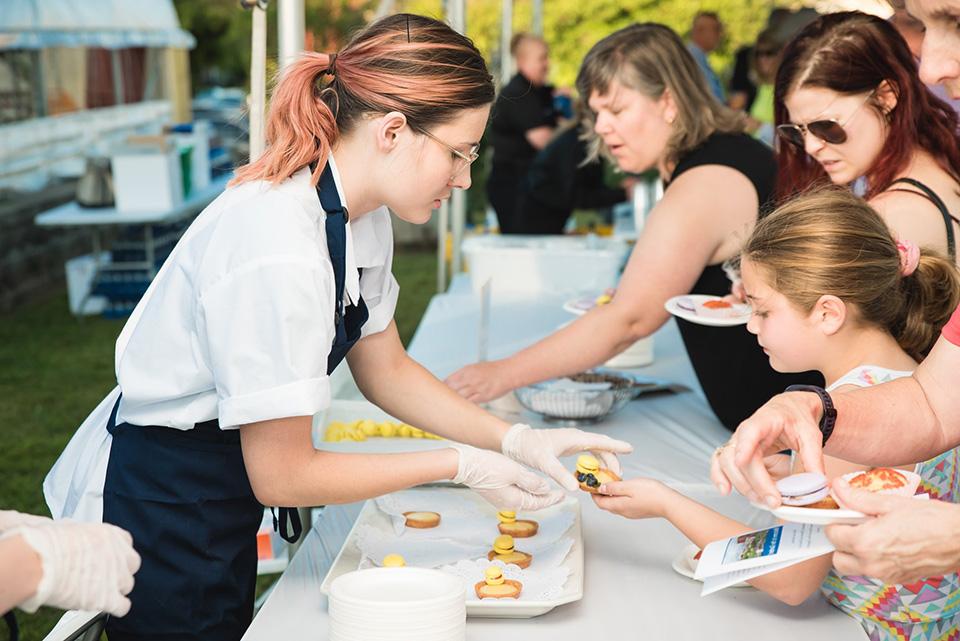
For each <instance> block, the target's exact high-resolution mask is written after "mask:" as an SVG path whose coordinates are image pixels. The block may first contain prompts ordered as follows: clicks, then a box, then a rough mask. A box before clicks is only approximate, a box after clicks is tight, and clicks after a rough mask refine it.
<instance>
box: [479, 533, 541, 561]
mask: <svg viewBox="0 0 960 641" xmlns="http://www.w3.org/2000/svg"><path fill="white" fill-rule="evenodd" d="M487 560H488V561H502V562H503V563H513V564H514V565H516V566H519V567H521V568H528V567H530V563H531V562H533V556H532V555H530V554H527V553H526V552H521V551H520V550H517V549H514V547H513V537H512V536H510V535H509V534H501V535H500V536H498V537H497V538H496V539H494V541H493V549H492V550H490V552H488V553H487Z"/></svg>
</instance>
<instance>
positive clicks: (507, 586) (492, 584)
mask: <svg viewBox="0 0 960 641" xmlns="http://www.w3.org/2000/svg"><path fill="white" fill-rule="evenodd" d="M473 589H474V590H476V592H477V598H478V599H516V598H519V597H520V591H521V590H523V584H522V583H520V582H519V581H514V580H513V579H506V578H504V576H503V570H502V569H500V567H499V566H496V565H491V566H490V567H488V568H487V569H486V570H485V571H484V573H483V581H480V582H479V583H477V584H476V585H475V586H473Z"/></svg>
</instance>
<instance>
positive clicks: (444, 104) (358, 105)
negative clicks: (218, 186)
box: [231, 14, 494, 185]
mask: <svg viewBox="0 0 960 641" xmlns="http://www.w3.org/2000/svg"><path fill="white" fill-rule="evenodd" d="M330 61H331V56H330V55H328V54H324V53H313V52H305V53H304V54H303V55H302V56H301V57H300V58H299V59H298V60H297V61H296V62H294V63H291V64H290V65H289V66H288V67H287V68H286V69H285V70H284V71H283V73H282V74H281V76H280V79H279V82H278V83H277V85H276V89H275V90H274V92H273V96H272V98H271V101H270V112H269V115H268V117H267V131H266V138H267V147H266V150H265V151H264V153H263V155H262V156H260V158H258V159H257V160H255V161H254V162H252V163H249V164H247V165H243V166H242V167H239V168H238V169H237V171H236V177H235V178H234V179H233V180H232V181H231V185H235V184H240V183H243V182H247V181H250V180H268V181H270V182H280V181H282V180H284V179H286V178H289V177H290V176H291V175H293V174H294V173H295V172H296V171H297V170H299V169H300V168H301V167H304V166H306V165H310V164H312V163H316V168H315V169H314V171H313V182H314V184H316V182H317V181H319V180H320V174H321V173H322V172H323V168H324V167H325V166H326V163H327V157H328V156H329V154H330V150H331V149H332V147H333V145H334V143H335V142H336V140H337V138H338V137H339V136H341V135H345V134H347V133H349V132H350V130H351V129H352V128H353V126H354V124H355V123H356V121H357V119H358V118H360V117H361V116H363V115H364V114H368V113H387V112H390V111H399V112H400V113H402V114H404V115H405V116H406V117H407V123H408V125H409V126H410V127H411V128H412V129H414V130H418V131H424V130H425V129H426V128H428V127H431V126H433V125H437V124H442V123H444V122H449V121H450V120H452V119H453V118H455V117H456V115H457V113H458V112H460V111H462V110H464V109H471V108H476V107H482V106H485V105H488V104H490V103H491V102H493V98H494V87H493V78H492V77H491V76H490V72H489V71H488V70H487V66H486V63H485V62H484V60H483V56H481V55H480V52H479V51H478V50H477V48H476V47H475V46H474V45H473V43H472V42H471V41H470V40H469V39H468V38H466V37H465V36H463V35H461V34H459V33H457V32H456V31H454V30H453V29H451V28H450V27H449V26H447V25H446V24H444V23H442V22H440V21H438V20H434V19H432V18H426V17H424V16H416V15H411V14H395V15H392V16H388V17H386V18H383V19H381V20H378V21H376V22H374V23H372V24H370V25H369V26H368V27H367V28H365V29H363V30H362V31H360V32H359V33H358V34H357V35H355V36H354V37H353V38H352V39H351V40H350V42H349V43H348V44H347V46H346V47H344V49H343V50H342V51H341V52H339V53H338V54H337V56H336V61H335V62H334V67H335V69H334V72H333V73H332V74H331V73H330V71H331V70H330ZM326 77H329V78H330V80H329V81H328V82H327V83H326V84H325V85H323V80H324V78H326Z"/></svg>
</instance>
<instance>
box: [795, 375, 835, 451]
mask: <svg viewBox="0 0 960 641" xmlns="http://www.w3.org/2000/svg"><path fill="white" fill-rule="evenodd" d="M784 391H786V392H812V393H814V394H816V395H817V396H819V397H820V403H822V404H823V415H822V416H821V417H820V426H819V427H820V433H821V434H823V445H826V444H827V439H829V438H830V435H831V434H833V428H834V427H835V426H836V424H837V409H836V408H835V407H834V406H833V399H832V398H830V393H829V392H827V390H825V389H823V388H822V387H817V386H816V385H791V386H790V387H788V388H787V389H786V390H784Z"/></svg>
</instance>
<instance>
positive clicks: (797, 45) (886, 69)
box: [775, 12, 960, 259]
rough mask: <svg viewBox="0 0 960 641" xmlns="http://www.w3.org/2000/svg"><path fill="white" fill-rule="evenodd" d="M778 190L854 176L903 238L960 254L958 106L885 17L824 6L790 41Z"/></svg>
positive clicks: (778, 98) (779, 103) (781, 105)
mask: <svg viewBox="0 0 960 641" xmlns="http://www.w3.org/2000/svg"><path fill="white" fill-rule="evenodd" d="M775 111H776V120H777V123H778V124H777V133H778V134H779V135H780V138H781V139H782V141H784V142H785V143H786V144H781V145H780V147H779V153H778V158H777V160H778V172H779V175H778V184H777V191H778V195H779V196H780V197H781V198H782V199H787V198H790V197H791V196H793V195H795V194H797V193H800V192H802V191H804V190H806V189H807V188H808V187H810V186H811V185H812V184H814V183H817V182H819V181H826V180H829V181H831V182H833V183H834V184H838V185H850V186H851V187H852V188H854V189H855V190H856V191H857V192H858V193H859V194H860V195H862V196H863V197H864V198H866V199H867V200H868V201H869V203H870V204H871V205H872V206H873V207H874V208H875V209H876V210H877V211H878V212H879V213H880V215H881V216H883V218H884V219H885V220H886V222H887V224H888V225H890V227H891V228H892V229H893V230H894V231H895V232H896V233H897V234H898V235H899V237H901V238H903V239H904V240H909V241H911V242H914V243H916V244H918V245H920V246H923V247H929V248H931V249H935V250H938V251H941V252H943V253H945V254H948V255H949V256H950V257H952V258H954V259H956V258H957V245H956V243H957V240H956V238H957V234H958V232H960V226H958V216H960V145H958V141H957V115H956V112H955V111H954V110H953V109H952V108H951V107H950V106H949V105H947V104H946V103H945V102H943V101H942V100H940V99H938V98H937V97H935V96H934V95H933V94H932V93H931V92H930V91H929V90H928V89H927V88H926V86H924V84H923V82H922V81H921V80H920V77H919V75H918V73H917V64H916V61H915V60H914V58H913V55H912V54H911V53H910V49H909V47H908V46H907V44H906V42H905V41H904V40H903V38H902V37H901V36H900V34H898V33H897V31H896V29H895V28H894V27H893V26H892V25H890V24H889V23H888V22H887V21H885V20H881V19H880V18H877V17H875V16H870V15H866V14H863V13H859V12H842V13H834V14H829V15H825V16H822V17H821V18H819V19H817V20H816V21H814V22H813V23H811V24H810V25H808V26H807V27H806V28H804V29H803V30H802V31H801V32H800V33H799V34H798V35H797V36H796V37H795V38H794V39H793V40H792V41H791V42H790V43H789V44H788V45H787V47H786V49H785V50H784V52H783V62H782V63H781V65H780V69H779V71H778V72H777V82H776V90H775Z"/></svg>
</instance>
